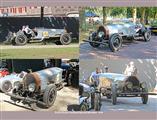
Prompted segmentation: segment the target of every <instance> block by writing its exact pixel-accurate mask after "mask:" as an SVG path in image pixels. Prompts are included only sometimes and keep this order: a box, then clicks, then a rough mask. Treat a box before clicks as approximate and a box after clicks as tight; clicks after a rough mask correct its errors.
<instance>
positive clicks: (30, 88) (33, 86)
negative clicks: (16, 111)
mask: <svg viewBox="0 0 157 120" xmlns="http://www.w3.org/2000/svg"><path fill="white" fill-rule="evenodd" d="M28 90H29V91H30V92H34V91H35V84H34V83H32V84H30V85H29V86H28Z"/></svg>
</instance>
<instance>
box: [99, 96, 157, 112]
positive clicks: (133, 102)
mask: <svg viewBox="0 0 157 120" xmlns="http://www.w3.org/2000/svg"><path fill="white" fill-rule="evenodd" d="M101 111H104V112H106V111H122V112H127V111H128V112H129V111H130V112H132V111H146V112H157V96H151V95H150V96H149V100H148V103H147V104H142V101H141V98H139V97H129V98H126V97H119V98H118V99H117V104H116V105H112V104H111V100H109V99H107V98H106V97H102V107H101Z"/></svg>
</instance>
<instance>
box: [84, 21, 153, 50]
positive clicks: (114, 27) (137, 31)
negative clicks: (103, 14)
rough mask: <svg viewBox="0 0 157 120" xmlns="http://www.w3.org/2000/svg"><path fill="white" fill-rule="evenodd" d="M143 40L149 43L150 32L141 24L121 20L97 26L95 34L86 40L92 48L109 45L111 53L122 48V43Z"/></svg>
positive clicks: (91, 34) (92, 33)
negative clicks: (126, 40)
mask: <svg viewBox="0 0 157 120" xmlns="http://www.w3.org/2000/svg"><path fill="white" fill-rule="evenodd" d="M125 39H128V40H134V39H144V41H149V40H150V39H151V31H150V30H149V28H146V27H145V26H144V25H142V24H141V23H133V22H131V21H129V20H122V21H117V22H115V21H114V22H111V23H108V24H106V25H104V26H102V25H101V26H99V27H98V28H97V30H96V31H95V32H91V33H90V35H89V38H88V40H84V41H85V42H89V44H90V45H91V46H92V47H99V46H100V45H101V44H103V45H104V44H106V43H107V44H109V47H110V49H111V51H113V52H115V51H117V50H119V49H120V48H121V46H122V41H123V40H125Z"/></svg>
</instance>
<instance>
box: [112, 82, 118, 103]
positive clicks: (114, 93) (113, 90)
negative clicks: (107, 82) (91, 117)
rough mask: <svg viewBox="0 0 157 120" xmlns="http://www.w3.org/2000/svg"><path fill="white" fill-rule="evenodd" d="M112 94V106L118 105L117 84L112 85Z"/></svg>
mask: <svg viewBox="0 0 157 120" xmlns="http://www.w3.org/2000/svg"><path fill="white" fill-rule="evenodd" d="M111 93H112V95H111V100H112V104H113V105H116V103H117V88H116V84H115V83H113V84H112V87H111Z"/></svg>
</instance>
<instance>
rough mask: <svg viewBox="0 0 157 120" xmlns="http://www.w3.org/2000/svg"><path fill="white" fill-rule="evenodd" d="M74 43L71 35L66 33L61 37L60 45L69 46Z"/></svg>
mask: <svg viewBox="0 0 157 120" xmlns="http://www.w3.org/2000/svg"><path fill="white" fill-rule="evenodd" d="M71 41H72V38H71V36H70V34H69V33H64V34H62V35H61V37H60V43H61V44H62V45H69V44H70V43H71Z"/></svg>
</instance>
